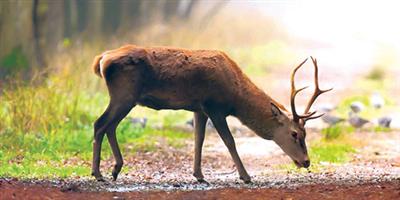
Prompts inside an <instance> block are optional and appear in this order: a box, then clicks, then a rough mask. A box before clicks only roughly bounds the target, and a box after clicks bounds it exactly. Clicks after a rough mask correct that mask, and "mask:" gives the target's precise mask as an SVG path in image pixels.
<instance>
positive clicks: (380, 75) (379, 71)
mask: <svg viewBox="0 0 400 200" xmlns="http://www.w3.org/2000/svg"><path fill="white" fill-rule="evenodd" d="M366 78H367V79H371V80H375V81H382V80H383V79H384V78H385V70H384V69H383V68H382V67H380V66H374V68H372V70H371V71H370V72H369V73H368V74H367V76H366Z"/></svg>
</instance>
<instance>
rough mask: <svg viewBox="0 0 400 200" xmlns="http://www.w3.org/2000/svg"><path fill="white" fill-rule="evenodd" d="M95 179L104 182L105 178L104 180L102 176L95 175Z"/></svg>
mask: <svg viewBox="0 0 400 200" xmlns="http://www.w3.org/2000/svg"><path fill="white" fill-rule="evenodd" d="M96 180H97V181H98V182H106V180H105V179H104V178H103V177H102V176H100V177H96Z"/></svg>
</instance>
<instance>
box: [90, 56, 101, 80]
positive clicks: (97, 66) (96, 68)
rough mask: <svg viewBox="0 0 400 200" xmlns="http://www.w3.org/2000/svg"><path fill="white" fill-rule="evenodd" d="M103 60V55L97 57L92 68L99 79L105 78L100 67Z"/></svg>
mask: <svg viewBox="0 0 400 200" xmlns="http://www.w3.org/2000/svg"><path fill="white" fill-rule="evenodd" d="M102 58H103V55H99V56H96V57H95V58H94V60H93V64H92V68H93V71H94V73H95V74H96V75H97V76H99V77H103V76H102V72H101V66H100V65H101V63H100V62H101V59H102Z"/></svg>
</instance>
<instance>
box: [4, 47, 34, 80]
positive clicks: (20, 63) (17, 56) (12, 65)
mask: <svg viewBox="0 0 400 200" xmlns="http://www.w3.org/2000/svg"><path fill="white" fill-rule="evenodd" d="M28 66H29V61H28V58H27V57H26V55H25V54H24V52H23V51H22V48H21V47H15V48H13V49H12V50H11V52H10V53H8V54H7V55H5V56H4V57H3V58H2V59H1V62H0V69H1V68H3V69H4V70H5V73H6V74H7V73H10V74H13V73H15V72H18V71H20V70H23V69H27V68H28Z"/></svg>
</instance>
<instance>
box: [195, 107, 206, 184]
mask: <svg viewBox="0 0 400 200" xmlns="http://www.w3.org/2000/svg"><path fill="white" fill-rule="evenodd" d="M207 119H208V117H207V116H206V115H205V114H204V113H202V112H195V113H194V128H195V135H194V143H195V145H194V165H193V176H194V177H196V179H197V181H199V182H204V176H203V173H202V171H201V151H202V148H203V142H204V137H205V133H206V123H207Z"/></svg>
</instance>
